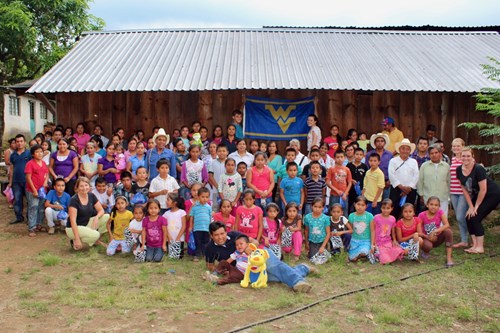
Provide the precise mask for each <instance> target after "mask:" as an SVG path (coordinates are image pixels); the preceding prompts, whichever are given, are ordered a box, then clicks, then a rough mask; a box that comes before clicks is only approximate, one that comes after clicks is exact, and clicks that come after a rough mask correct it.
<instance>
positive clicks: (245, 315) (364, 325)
mask: <svg viewBox="0 0 500 333" xmlns="http://www.w3.org/2000/svg"><path fill="white" fill-rule="evenodd" d="M0 216H2V217H4V218H3V219H1V220H2V221H5V222H2V223H1V224H0V231H1V232H0V250H2V253H3V254H4V255H3V256H1V257H0V267H1V269H0V285H2V287H3V288H2V297H1V298H0V311H1V313H2V316H0V325H1V327H2V331H4V332H18V331H25V332H30V331H36V332H49V331H50V332H54V331H56V332H57V331H67V330H71V331H86V332H88V331H90V332H100V331H106V332H110V331H116V332H121V331H125V330H126V331H130V332H143V331H146V330H147V331H150V332H197V331H204V332H221V331H229V330H231V329H233V328H236V327H241V326H244V325H245V324H248V323H252V322H255V321H258V320H260V319H264V318H269V317H272V316H276V315H278V314H281V313H285V312H287V311H290V310H293V309H295V308H297V307H299V306H302V305H306V304H309V303H312V302H315V301H316V300H318V299H322V298H326V297H328V296H330V295H335V294H338V293H341V292H344V291H347V290H352V289H358V288H361V287H366V286H371V285H374V284H378V283H383V282H390V281H393V280H397V279H400V278H402V277H406V276H410V275H413V274H417V273H419V272H422V271H427V270H430V269H433V268H439V267H442V266H443V264H444V260H445V256H444V248H442V247H441V248H438V249H435V250H434V251H433V252H432V256H431V258H430V259H429V260H428V261H426V262H425V263H424V264H417V263H413V262H401V263H395V264H393V265H389V266H381V265H374V266H372V265H370V264H368V263H366V262H361V263H355V264H346V262H345V257H337V258H335V259H334V260H333V261H332V262H330V263H328V264H326V265H323V266H321V267H320V274H318V275H316V276H312V277H309V278H308V281H309V282H310V283H311V284H312V285H313V290H312V292H311V293H309V294H296V293H293V292H292V291H291V290H289V289H288V288H287V287H286V286H285V285H282V284H270V286H269V288H267V289H266V290H252V289H243V288H240V287H239V286H237V285H229V286H224V287H216V286H213V285H211V284H209V283H206V282H204V281H203V280H202V279H201V278H200V275H201V274H202V273H203V272H204V270H205V267H204V264H203V263H198V264H195V263H192V262H191V261H190V260H188V258H186V259H183V260H181V261H172V260H168V259H167V260H165V261H164V262H162V263H160V264H134V263H133V259H132V258H131V257H130V256H127V255H117V256H115V257H111V258H110V257H107V256H106V255H105V250H104V249H103V248H102V247H94V248H91V249H88V250H86V251H83V252H79V253H76V252H74V251H72V250H71V249H70V248H69V244H68V242H67V240H66V238H65V237H64V235H62V234H57V235H54V236H49V235H47V234H41V235H38V236H37V237H36V238H34V239H32V238H29V237H28V236H27V231H26V226H25V225H16V226H9V225H7V222H6V221H9V220H11V219H12V217H13V214H12V211H10V210H8V209H7V208H6V205H5V204H4V203H3V202H2V203H0ZM494 218H497V217H494ZM499 235H500V227H499V226H496V227H494V228H491V229H489V230H488V233H487V244H488V247H487V253H488V254H494V253H498V252H500V239H499ZM483 257H486V256H483ZM471 258H478V257H477V256H475V257H472V256H471V255H466V254H465V253H463V252H461V251H460V252H459V251H457V252H456V253H455V256H454V259H455V260H456V261H457V262H462V261H465V263H464V264H463V265H459V266H457V267H454V268H451V269H444V270H439V271H436V272H433V273H430V274H427V275H422V276H419V277H416V278H411V279H407V280H405V281H402V282H393V283H390V284H388V285H387V286H385V287H382V288H378V289H373V290H369V291H364V292H360V293H356V294H353V295H350V296H345V297H341V298H337V299H334V300H331V301H326V302H324V303H321V304H320V305H317V306H315V307H312V308H310V309H308V310H306V311H303V312H300V313H297V314H294V315H292V316H289V317H285V318H283V319H280V320H277V321H274V322H272V323H269V324H265V325H261V326H256V327H253V328H251V329H250V330H248V331H252V332H269V331H277V332H278V331H283V332H351V331H359V332H367V331H373V332H403V331H408V332H409V331H411V332H429V331H430V332H446V331H454V332H471V331H472V332H500V324H499V322H500V311H499V309H500V304H499V291H500V284H499V278H498V277H499V276H500V275H499V274H500V258H499V257H493V258H484V259H482V260H476V261H467V260H468V259H471Z"/></svg>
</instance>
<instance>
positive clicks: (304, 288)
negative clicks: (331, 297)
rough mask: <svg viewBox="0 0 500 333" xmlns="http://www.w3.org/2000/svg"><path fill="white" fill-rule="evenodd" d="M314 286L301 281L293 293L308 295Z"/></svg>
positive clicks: (294, 287)
mask: <svg viewBox="0 0 500 333" xmlns="http://www.w3.org/2000/svg"><path fill="white" fill-rule="evenodd" d="M311 288H312V286H311V285H310V284H309V283H307V282H305V281H299V282H297V283H296V284H295V286H293V288H292V289H293V291H295V292H298V293H308V292H310V291H311Z"/></svg>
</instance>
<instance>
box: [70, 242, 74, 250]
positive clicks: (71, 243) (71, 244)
mask: <svg viewBox="0 0 500 333" xmlns="http://www.w3.org/2000/svg"><path fill="white" fill-rule="evenodd" d="M69 246H71V249H72V250H73V249H74V247H73V240H72V239H70V240H69Z"/></svg>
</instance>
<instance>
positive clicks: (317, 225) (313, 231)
mask: <svg viewBox="0 0 500 333" xmlns="http://www.w3.org/2000/svg"><path fill="white" fill-rule="evenodd" d="M304 225H305V226H306V227H308V228H309V241H310V242H312V243H317V244H319V243H323V242H324V240H325V238H326V237H327V235H326V227H329V226H330V218H329V217H328V216H326V215H325V214H321V215H320V216H319V217H313V216H312V213H309V214H307V215H306V217H305V218H304Z"/></svg>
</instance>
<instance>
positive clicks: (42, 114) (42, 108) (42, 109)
mask: <svg viewBox="0 0 500 333" xmlns="http://www.w3.org/2000/svg"><path fill="white" fill-rule="evenodd" d="M40 119H45V120H47V108H46V107H45V105H43V104H42V103H40Z"/></svg>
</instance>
